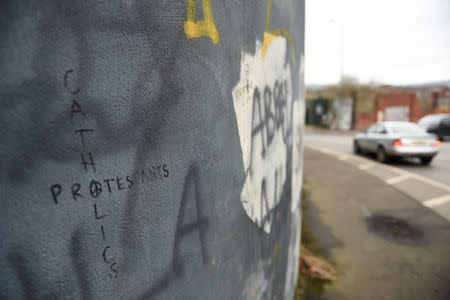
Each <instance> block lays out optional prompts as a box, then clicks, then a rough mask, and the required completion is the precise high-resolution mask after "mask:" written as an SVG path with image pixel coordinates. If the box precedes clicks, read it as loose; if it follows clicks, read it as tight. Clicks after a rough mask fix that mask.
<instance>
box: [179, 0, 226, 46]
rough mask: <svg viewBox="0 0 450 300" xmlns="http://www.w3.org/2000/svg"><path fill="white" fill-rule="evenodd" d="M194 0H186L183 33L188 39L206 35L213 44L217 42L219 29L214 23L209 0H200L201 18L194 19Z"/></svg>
mask: <svg viewBox="0 0 450 300" xmlns="http://www.w3.org/2000/svg"><path fill="white" fill-rule="evenodd" d="M195 1H196V0H187V6H186V21H185V22H184V33H185V34H186V37H187V38H188V39H198V38H199V37H202V36H207V37H209V38H210V39H211V41H212V42H213V43H214V44H217V43H218V42H219V31H218V30H217V27H216V24H215V23H214V16H213V12H212V8H211V2H210V1H211V0H202V9H203V17H204V19H203V20H198V21H197V20H195Z"/></svg>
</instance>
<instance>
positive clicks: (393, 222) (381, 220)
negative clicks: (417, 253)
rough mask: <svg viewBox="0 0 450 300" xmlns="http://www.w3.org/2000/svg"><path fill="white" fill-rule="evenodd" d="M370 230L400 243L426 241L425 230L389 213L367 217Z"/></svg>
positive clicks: (421, 242)
mask: <svg viewBox="0 0 450 300" xmlns="http://www.w3.org/2000/svg"><path fill="white" fill-rule="evenodd" d="M367 226H368V229H369V231H371V232H373V233H375V234H377V235H378V236H381V237H383V238H385V239H388V240H391V241H393V242H396V243H399V244H406V245H419V244H424V243H425V238H424V234H423V232H422V231H421V230H420V229H419V228H417V227H416V226H414V225H412V224H411V223H409V222H408V221H407V220H404V219H400V218H397V217H393V216H389V215H380V214H378V215H377V214H375V215H372V216H370V217H368V218H367Z"/></svg>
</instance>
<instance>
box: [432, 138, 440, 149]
mask: <svg viewBox="0 0 450 300" xmlns="http://www.w3.org/2000/svg"><path fill="white" fill-rule="evenodd" d="M440 146H441V141H440V140H435V141H434V143H433V147H436V148H438V147H440Z"/></svg>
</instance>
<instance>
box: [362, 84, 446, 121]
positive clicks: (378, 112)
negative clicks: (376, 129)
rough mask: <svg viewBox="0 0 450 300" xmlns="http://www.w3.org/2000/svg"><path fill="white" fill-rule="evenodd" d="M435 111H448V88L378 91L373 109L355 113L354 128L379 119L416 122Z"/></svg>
mask: <svg viewBox="0 0 450 300" xmlns="http://www.w3.org/2000/svg"><path fill="white" fill-rule="evenodd" d="M435 113H450V88H448V87H444V88H427V89H420V90H415V91H414V90H412V89H409V90H408V89H404V90H403V91H402V90H399V91H393V92H386V93H379V94H377V96H376V97H375V105H374V110H373V111H372V112H370V113H364V114H357V115H356V128H357V129H365V128H367V127H369V126H370V125H371V124H372V123H374V122H377V121H378V122H379V121H410V122H417V121H418V120H419V119H420V118H422V117H424V116H426V115H429V114H435Z"/></svg>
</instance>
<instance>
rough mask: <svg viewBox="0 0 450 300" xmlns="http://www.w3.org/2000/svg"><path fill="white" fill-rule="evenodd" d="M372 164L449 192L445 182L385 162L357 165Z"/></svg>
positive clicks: (330, 151) (326, 150) (313, 147)
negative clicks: (387, 164)
mask: <svg viewBox="0 0 450 300" xmlns="http://www.w3.org/2000/svg"><path fill="white" fill-rule="evenodd" d="M305 146H306V147H309V148H311V149H313V150H319V151H321V152H324V153H328V154H330V155H333V156H339V155H342V153H341V152H337V151H332V150H328V149H325V148H323V147H316V146H309V145H305ZM372 164H373V165H372ZM374 165H378V166H379V167H382V168H384V169H386V170H390V171H392V172H395V173H397V174H399V175H408V176H409V177H410V178H414V179H417V180H419V181H422V182H425V183H428V184H429V185H432V186H435V187H437V188H440V189H442V190H445V191H447V192H450V186H449V185H447V184H445V183H440V182H437V181H436V180H433V179H430V178H426V177H424V176H421V175H417V174H414V173H412V172H408V171H405V170H401V169H399V168H396V167H392V166H386V165H385V164H381V163H379V162H369V163H367V164H363V165H359V168H360V169H361V170H365V169H368V168H371V167H373V166H374Z"/></svg>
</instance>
